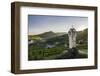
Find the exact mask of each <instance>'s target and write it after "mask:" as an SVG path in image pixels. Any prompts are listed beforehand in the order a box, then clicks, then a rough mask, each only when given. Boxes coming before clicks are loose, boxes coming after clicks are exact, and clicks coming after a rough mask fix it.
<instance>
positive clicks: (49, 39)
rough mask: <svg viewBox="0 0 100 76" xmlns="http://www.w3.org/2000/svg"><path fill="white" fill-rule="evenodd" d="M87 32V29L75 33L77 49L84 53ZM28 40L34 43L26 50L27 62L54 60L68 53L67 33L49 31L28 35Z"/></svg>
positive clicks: (85, 50)
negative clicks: (27, 51)
mask: <svg viewBox="0 0 100 76" xmlns="http://www.w3.org/2000/svg"><path fill="white" fill-rule="evenodd" d="M87 31H88V29H85V30H83V31H78V32H77V49H78V50H81V51H83V52H86V53H87V37H88V33H87ZM29 39H30V40H33V41H34V42H33V43H32V44H30V45H29V48H28V50H29V53H28V56H29V57H28V58H29V60H42V59H55V58H56V57H57V56H59V55H61V54H62V53H64V52H66V53H67V51H68V46H69V44H68V43H69V41H68V34H67V33H54V32H52V31H49V32H45V33H42V34H38V35H30V36H29ZM66 55H67V54H66ZM84 57H86V56H83V58H84Z"/></svg>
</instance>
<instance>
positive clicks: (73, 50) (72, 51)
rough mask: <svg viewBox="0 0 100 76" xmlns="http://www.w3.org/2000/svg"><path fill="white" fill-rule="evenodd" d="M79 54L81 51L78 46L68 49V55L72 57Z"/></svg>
mask: <svg viewBox="0 0 100 76" xmlns="http://www.w3.org/2000/svg"><path fill="white" fill-rule="evenodd" d="M78 54H79V52H78V49H77V48H75V47H73V48H69V49H68V55H69V57H70V58H76V57H77V55H78Z"/></svg>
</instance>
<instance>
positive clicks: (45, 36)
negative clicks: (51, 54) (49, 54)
mask: <svg viewBox="0 0 100 76" xmlns="http://www.w3.org/2000/svg"><path fill="white" fill-rule="evenodd" d="M29 39H32V40H40V41H41V40H45V41H46V43H51V44H53V43H56V42H58V43H61V44H65V43H67V44H68V43H69V42H68V34H67V33H65V32H59V33H54V32H52V31H48V32H45V33H42V34H38V35H29ZM76 39H77V40H76V43H85V44H87V39H88V29H84V30H82V31H78V32H77V38H76Z"/></svg>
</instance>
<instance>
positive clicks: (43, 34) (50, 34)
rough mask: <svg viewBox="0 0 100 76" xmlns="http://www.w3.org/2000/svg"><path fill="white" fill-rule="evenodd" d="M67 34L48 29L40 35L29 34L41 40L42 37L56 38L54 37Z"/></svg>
mask: <svg viewBox="0 0 100 76" xmlns="http://www.w3.org/2000/svg"><path fill="white" fill-rule="evenodd" d="M64 34H66V33H65V32H59V33H54V32H52V31H48V32H45V33H41V34H38V35H29V39H33V40H35V39H36V40H40V39H50V38H54V37H58V36H62V35H64Z"/></svg>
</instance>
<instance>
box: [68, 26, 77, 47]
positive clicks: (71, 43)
mask: <svg viewBox="0 0 100 76" xmlns="http://www.w3.org/2000/svg"><path fill="white" fill-rule="evenodd" d="M68 36H69V48H73V47H76V30H75V28H73V27H72V28H70V30H69V31H68Z"/></svg>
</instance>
